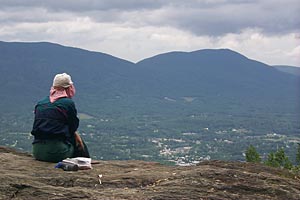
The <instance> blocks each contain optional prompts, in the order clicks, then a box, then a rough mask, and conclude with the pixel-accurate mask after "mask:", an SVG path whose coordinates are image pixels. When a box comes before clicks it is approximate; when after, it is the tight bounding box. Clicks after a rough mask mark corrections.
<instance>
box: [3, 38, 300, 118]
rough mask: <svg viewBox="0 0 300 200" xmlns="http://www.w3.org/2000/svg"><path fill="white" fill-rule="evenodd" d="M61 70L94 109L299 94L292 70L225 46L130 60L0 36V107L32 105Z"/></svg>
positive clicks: (82, 103)
mask: <svg viewBox="0 0 300 200" xmlns="http://www.w3.org/2000/svg"><path fill="white" fill-rule="evenodd" d="M62 72H67V73H70V74H71V75H72V77H73V80H74V82H75V84H76V88H77V95H76V102H77V103H78V106H79V109H81V108H83V109H85V110H86V111H87V112H89V113H92V114H96V113H97V111H96V110H97V109H104V110H105V108H109V109H108V110H106V111H104V112H109V111H110V109H114V108H115V107H116V106H118V105H119V106H123V108H125V109H126V108H128V109H129V110H132V109H135V110H139V109H145V108H147V107H145V106H144V105H154V106H157V108H159V107H161V106H164V104H163V102H161V100H163V99H164V98H169V99H172V98H175V99H178V98H184V97H192V98H196V99H198V100H199V99H201V101H202V102H203V101H204V102H207V101H208V102H211V103H214V104H212V105H207V106H208V107H213V106H214V105H217V104H220V101H224V102H225V103H226V102H227V103H230V102H235V103H242V102H248V103H251V104H253V105H255V106H256V105H260V106H262V107H264V105H265V102H267V101H269V100H270V99H272V101H274V100H276V102H274V103H275V104H276V105H278V104H281V105H287V104H289V105H293V104H294V103H293V101H294V100H295V98H297V97H295V96H294V94H295V91H296V87H295V85H296V84H295V83H296V81H297V80H296V78H295V77H293V76H289V75H287V74H286V73H282V72H279V71H278V70H275V69H274V68H272V67H270V66H268V65H265V64H263V63H260V62H257V61H254V60H250V59H248V58H246V57H245V56H243V55H241V54H239V53H237V52H234V51H231V50H228V49H220V50H210V49H207V50H199V51H194V52H189V53H188V52H170V53H166V54H161V55H157V56H154V57H152V58H148V59H145V60H143V61H141V62H138V63H137V64H134V63H131V62H128V61H126V60H122V59H119V58H116V57H113V56H111V55H107V54H103V53H97V52H91V51H86V50H82V49H78V48H71V47H64V46H61V45H58V44H52V43H45V42H42V43H7V42H0V80H1V84H0V90H1V91H2V92H1V93H0V98H1V100H2V102H3V103H2V105H1V108H0V109H1V110H2V111H5V112H10V111H14V112H16V111H20V110H24V111H25V110H26V109H27V110H28V109H29V107H31V108H32V106H33V105H34V104H35V102H36V101H37V100H38V99H40V98H41V97H43V96H45V95H47V94H48V90H49V88H50V86H51V84H52V79H53V76H54V75H55V74H56V73H62ZM221 104H223V103H221ZM275 104H274V105H275ZM107 105H110V106H108V107H107ZM223 105H224V104H223ZM268 105H269V103H268ZM23 108H24V109H23ZM25 108H26V109H25ZM95 111H96V112H95Z"/></svg>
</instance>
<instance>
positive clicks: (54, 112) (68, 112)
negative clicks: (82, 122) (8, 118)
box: [31, 97, 79, 144]
mask: <svg viewBox="0 0 300 200" xmlns="http://www.w3.org/2000/svg"><path fill="white" fill-rule="evenodd" d="M34 113H35V118H34V123H33V128H32V131H31V134H32V135H34V142H33V143H36V142H39V141H42V140H48V139H59V140H63V141H69V142H71V143H72V144H75V141H74V133H75V131H76V130H77V128H78V126H79V119H78V117H77V110H76V107H75V104H74V102H73V100H72V99H70V98H60V99H58V100H56V101H55V102H53V103H51V102H50V100H49V97H46V98H44V99H43V100H41V101H40V102H38V104H37V105H36V106H35V111H34Z"/></svg>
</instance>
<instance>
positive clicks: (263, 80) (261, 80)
mask: <svg viewBox="0 0 300 200" xmlns="http://www.w3.org/2000/svg"><path fill="white" fill-rule="evenodd" d="M137 65H138V66H139V67H140V68H143V69H146V70H147V71H148V74H151V75H152V76H153V77H152V80H153V79H155V80H156V83H155V84H156V85H155V86H156V87H157V91H160V92H161V93H162V95H163V94H164V95H167V94H168V95H170V96H171V97H180V96H181V97H182V96H190V97H197V98H198V99H202V100H204V101H208V102H209V103H208V104H206V106H210V104H213V103H214V102H215V103H216V104H214V105H217V104H218V103H217V102H216V101H223V102H224V104H223V105H227V104H231V103H237V104H243V105H244V104H246V105H245V107H247V105H254V107H256V106H261V107H262V108H263V107H265V106H268V105H270V104H269V103H270V102H271V101H272V102H274V103H275V104H277V106H278V105H281V106H284V105H287V104H290V105H291V104H295V101H294V100H295V99H297V98H299V96H295V95H296V93H297V92H296V91H297V88H298V87H297V83H298V81H299V78H296V77H293V76H290V75H288V74H285V73H282V72H280V71H278V70H276V69H274V68H272V67H271V66H268V65H266V64H264V63H261V62H258V61H255V60H251V59H248V58H247V57H245V56H243V55H241V54H239V53H237V52H234V51H231V50H229V49H205V50H199V51H194V52H170V53H165V54H161V55H157V56H154V57H151V58H147V59H145V60H142V61H141V62H139V63H137ZM217 99H218V100H217ZM266 102H269V103H267V104H266ZM275 104H273V106H274V105H275Z"/></svg>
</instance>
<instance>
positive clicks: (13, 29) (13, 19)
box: [0, 0, 300, 67]
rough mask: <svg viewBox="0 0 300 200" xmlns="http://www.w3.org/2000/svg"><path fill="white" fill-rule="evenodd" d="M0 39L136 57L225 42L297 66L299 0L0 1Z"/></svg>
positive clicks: (226, 45) (221, 45) (260, 57)
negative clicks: (53, 44)
mask: <svg viewBox="0 0 300 200" xmlns="http://www.w3.org/2000/svg"><path fill="white" fill-rule="evenodd" d="M0 40H1V41H26V42H28V41H30V42H32V41H48V42H54V43H59V44H62V45H66V46H73V47H79V48H83V49H87V50H92V51H98V52H103V53H108V54H111V55H113V56H116V57H119V58H123V59H126V60H130V61H133V62H137V61H139V60H142V59H144V58H147V57H151V56H154V55H157V54H160V53H164V52H169V51H194V50H199V49H207V48H229V49H232V50H235V51H238V52H240V53H242V54H244V55H245V56H247V57H249V58H251V59H255V60H259V61H262V62H264V63H267V64H270V65H276V64H278V65H279V64H280V65H283V64H284V65H294V66H299V67H300V2H299V0H0Z"/></svg>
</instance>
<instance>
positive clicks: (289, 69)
mask: <svg viewBox="0 0 300 200" xmlns="http://www.w3.org/2000/svg"><path fill="white" fill-rule="evenodd" d="M273 67H275V68H276V69H277V70H279V71H282V72H286V73H289V74H293V75H297V76H300V67H296V66H287V65H274V66H273Z"/></svg>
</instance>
